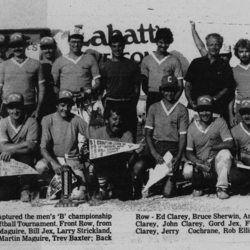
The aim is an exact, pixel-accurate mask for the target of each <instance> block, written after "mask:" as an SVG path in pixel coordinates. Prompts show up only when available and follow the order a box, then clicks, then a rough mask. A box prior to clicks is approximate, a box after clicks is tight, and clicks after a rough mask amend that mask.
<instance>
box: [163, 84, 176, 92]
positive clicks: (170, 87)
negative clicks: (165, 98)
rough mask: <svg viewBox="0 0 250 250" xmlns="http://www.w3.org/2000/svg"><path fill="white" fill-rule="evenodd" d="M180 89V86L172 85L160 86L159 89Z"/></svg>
mask: <svg viewBox="0 0 250 250" xmlns="http://www.w3.org/2000/svg"><path fill="white" fill-rule="evenodd" d="M178 89H179V87H178V86H176V85H172V86H167V87H162V86H160V87H159V91H177V90H178Z"/></svg>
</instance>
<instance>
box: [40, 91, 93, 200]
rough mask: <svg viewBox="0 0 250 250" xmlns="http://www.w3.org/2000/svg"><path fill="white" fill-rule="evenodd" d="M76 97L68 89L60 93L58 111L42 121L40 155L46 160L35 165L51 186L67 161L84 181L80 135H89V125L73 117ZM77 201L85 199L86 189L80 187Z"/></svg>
mask: <svg viewBox="0 0 250 250" xmlns="http://www.w3.org/2000/svg"><path fill="white" fill-rule="evenodd" d="M73 104H74V101H73V93H72V92H71V91H69V90H66V89H61V90H60V91H59V92H58V98H57V111H56V112H55V113H53V114H50V115H47V116H45V117H44V118H43V119H42V139H41V145H40V148H41V154H42V156H43V157H44V158H43V159H42V160H40V161H39V162H38V163H37V164H36V169H37V171H38V173H39V174H41V176H42V178H44V179H45V181H46V182H48V183H49V182H50V180H51V178H52V177H53V175H54V173H56V174H60V173H61V171H62V165H61V164H60V162H61V160H60V159H59V158H62V159H65V161H66V163H68V165H70V166H71V167H72V169H73V171H74V172H75V173H76V174H77V175H79V176H80V177H81V178H82V180H84V175H83V171H82V169H83V166H82V164H80V162H79V159H78V155H79V149H78V134H79V133H80V134H82V135H84V136H86V135H87V133H88V127H87V123H86V122H85V121H84V120H83V119H81V118H80V117H79V116H76V115H74V114H72V113H71V112H70V111H71V108H72V105H73ZM79 190H80V191H79V193H78V195H77V197H74V198H75V199H82V198H83V197H84V192H85V187H84V186H81V187H80V189H79Z"/></svg>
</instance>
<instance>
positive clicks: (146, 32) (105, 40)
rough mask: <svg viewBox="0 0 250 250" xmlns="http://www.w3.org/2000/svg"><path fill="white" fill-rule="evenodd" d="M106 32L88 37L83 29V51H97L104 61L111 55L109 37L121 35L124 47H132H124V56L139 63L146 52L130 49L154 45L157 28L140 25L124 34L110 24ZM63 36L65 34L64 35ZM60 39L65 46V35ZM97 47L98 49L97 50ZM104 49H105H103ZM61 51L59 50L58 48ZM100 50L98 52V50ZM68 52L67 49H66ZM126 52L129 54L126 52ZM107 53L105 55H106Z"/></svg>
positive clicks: (96, 32)
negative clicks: (90, 49)
mask: <svg viewBox="0 0 250 250" xmlns="http://www.w3.org/2000/svg"><path fill="white" fill-rule="evenodd" d="M106 27H107V31H106V32H105V31H103V30H96V31H94V32H93V33H92V34H93V36H91V37H90V35H86V33H88V34H89V33H90V32H89V30H88V31H87V32H86V28H85V27H83V30H84V33H85V35H84V47H83V50H86V49H87V48H92V49H94V50H97V51H98V52H101V53H102V54H103V61H106V60H107V58H110V56H111V53H110V49H109V48H108V46H109V41H110V39H111V37H112V36H113V35H115V34H122V35H123V36H124V38H125V41H126V45H132V44H133V46H131V47H130V46H126V48H125V53H124V55H125V56H126V57H128V58H130V59H132V60H135V61H139V62H141V61H142V59H143V58H144V57H145V56H146V55H148V54H149V52H148V51H143V52H141V51H135V52H134V51H133V52H132V51H131V49H135V48H136V45H142V44H147V43H151V44H152V43H155V39H154V37H155V33H156V31H157V29H158V28H159V26H157V25H155V26H153V25H152V24H149V25H147V27H145V25H143V24H140V25H139V27H138V29H126V30H125V31H124V32H122V31H121V30H120V29H116V28H114V27H113V25H112V24H108V25H107V26H106ZM64 34H65V33H64ZM60 37H61V39H62V38H63V39H65V46H66V39H67V37H66V36H65V35H62V36H60ZM56 38H57V39H56V40H57V41H58V37H57V36H56ZM59 47H60V42H59ZM98 47H99V48H98ZM105 47H106V49H105ZM140 47H141V46H140ZM60 49H61V48H60ZM99 49H100V50H99ZM144 49H145V46H144ZM67 50H68V48H67ZM127 50H129V51H131V52H126V51H127ZM140 50H141V49H140ZM106 51H107V53H106ZM62 52H63V54H65V52H66V53H67V52H68V51H65V49H64V51H62Z"/></svg>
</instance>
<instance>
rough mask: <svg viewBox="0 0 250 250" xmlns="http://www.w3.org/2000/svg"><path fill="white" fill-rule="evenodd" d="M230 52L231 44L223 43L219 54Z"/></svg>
mask: <svg viewBox="0 0 250 250" xmlns="http://www.w3.org/2000/svg"><path fill="white" fill-rule="evenodd" d="M230 53H231V46H230V45H227V44H223V45H222V48H221V50H220V54H230Z"/></svg>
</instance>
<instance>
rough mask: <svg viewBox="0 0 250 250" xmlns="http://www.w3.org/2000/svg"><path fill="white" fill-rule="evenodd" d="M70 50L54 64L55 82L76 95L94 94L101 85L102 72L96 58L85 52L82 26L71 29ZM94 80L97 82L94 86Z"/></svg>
mask: <svg viewBox="0 0 250 250" xmlns="http://www.w3.org/2000/svg"><path fill="white" fill-rule="evenodd" d="M68 43H69V49H70V52H69V53H68V54H67V55H64V56H62V57H60V58H58V59H57V60H56V61H55V63H54V64H53V66H52V75H53V78H54V83H55V85H56V87H57V88H58V89H69V90H70V91H72V92H73V93H74V95H75V96H76V97H79V98H80V97H84V93H88V94H91V93H92V94H93V92H96V91H97V89H98V87H99V86H100V79H99V78H100V73H99V68H98V64H97V62H96V60H95V58H94V57H93V56H92V55H90V54H86V53H83V52H82V51H81V50H82V46H83V33H82V30H81V27H79V26H75V28H74V29H73V30H70V33H69V38H68ZM92 80H94V81H95V84H94V85H93V87H92Z"/></svg>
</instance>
